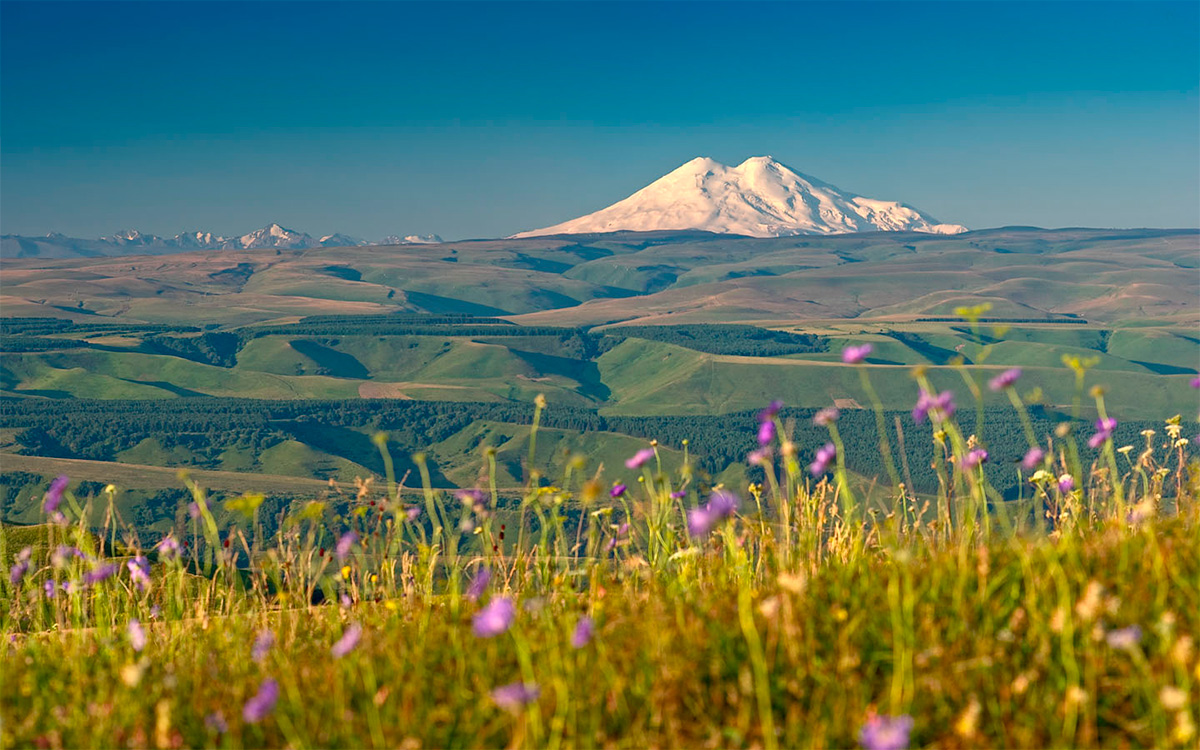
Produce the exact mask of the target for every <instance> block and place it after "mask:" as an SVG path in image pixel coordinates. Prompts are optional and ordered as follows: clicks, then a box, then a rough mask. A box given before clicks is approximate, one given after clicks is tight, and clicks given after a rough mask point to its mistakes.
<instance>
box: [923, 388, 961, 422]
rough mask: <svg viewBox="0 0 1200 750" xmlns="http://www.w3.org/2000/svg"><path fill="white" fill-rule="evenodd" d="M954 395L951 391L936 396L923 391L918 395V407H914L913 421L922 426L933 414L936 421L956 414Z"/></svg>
mask: <svg viewBox="0 0 1200 750" xmlns="http://www.w3.org/2000/svg"><path fill="white" fill-rule="evenodd" d="M954 410H955V406H954V394H953V393H951V392H950V391H942V392H941V393H939V394H937V395H936V396H935V395H933V394H932V393H929V392H928V391H921V392H920V394H918V395H917V405H916V406H914V407H913V411H912V417H913V421H914V422H916V423H917V424H920V423H922V422H924V421H925V417H927V416H929V415H930V414H933V416H934V417H935V418H936V419H939V420H941V419H948V418H949V417H951V416H952V415H953V414H954Z"/></svg>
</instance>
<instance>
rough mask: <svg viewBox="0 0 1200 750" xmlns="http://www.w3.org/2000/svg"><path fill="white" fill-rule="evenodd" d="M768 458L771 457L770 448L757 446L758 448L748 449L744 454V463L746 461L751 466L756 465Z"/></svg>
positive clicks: (763, 462)
mask: <svg viewBox="0 0 1200 750" xmlns="http://www.w3.org/2000/svg"><path fill="white" fill-rule="evenodd" d="M767 424H770V423H769V422H768V423H767ZM770 458H771V448H770V447H769V446H764V447H762V448H759V449H758V450H754V451H750V452H749V453H747V454H746V463H748V464H750V465H752V466H757V465H758V464H765V463H766V462H767V460H768V459H770Z"/></svg>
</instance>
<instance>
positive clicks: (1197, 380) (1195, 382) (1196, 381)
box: [1192, 377, 1200, 388]
mask: <svg viewBox="0 0 1200 750" xmlns="http://www.w3.org/2000/svg"><path fill="white" fill-rule="evenodd" d="M1192 387H1193V388H1200V377H1194V378H1192Z"/></svg>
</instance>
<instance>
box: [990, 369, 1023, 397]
mask: <svg viewBox="0 0 1200 750" xmlns="http://www.w3.org/2000/svg"><path fill="white" fill-rule="evenodd" d="M1019 377H1021V369H1020V368H1018V367H1014V368H1012V369H1011V370H1005V371H1004V372H1002V373H1000V374H999V375H997V376H996V377H994V378H992V379H991V380H990V381H988V388H991V389H992V390H993V391H996V392H997V393H998V392H1000V391H1002V390H1004V389H1006V388H1012V387H1013V384H1014V383H1016V382H1017V378H1019Z"/></svg>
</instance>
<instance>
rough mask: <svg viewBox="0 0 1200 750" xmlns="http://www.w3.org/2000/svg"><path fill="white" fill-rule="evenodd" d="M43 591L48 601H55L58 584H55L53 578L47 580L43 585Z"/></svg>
mask: <svg viewBox="0 0 1200 750" xmlns="http://www.w3.org/2000/svg"><path fill="white" fill-rule="evenodd" d="M42 590H43V591H45V592H46V598H47V599H53V598H54V595H55V594H57V593H58V584H57V583H55V582H54V579H53V578H50V579H47V580H46V581H45V582H44V583H43V584H42Z"/></svg>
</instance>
